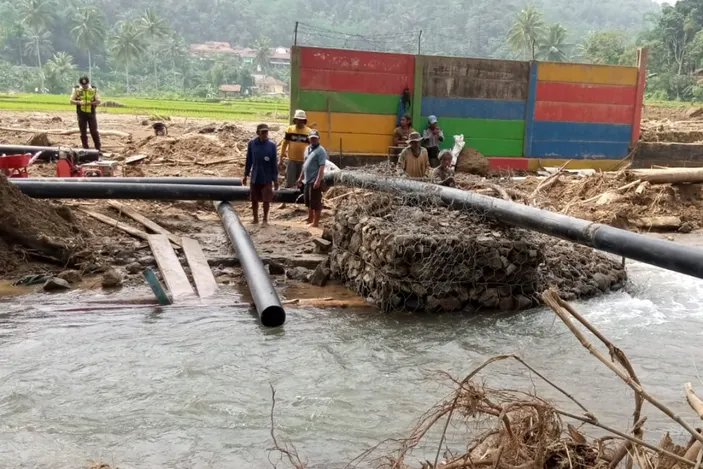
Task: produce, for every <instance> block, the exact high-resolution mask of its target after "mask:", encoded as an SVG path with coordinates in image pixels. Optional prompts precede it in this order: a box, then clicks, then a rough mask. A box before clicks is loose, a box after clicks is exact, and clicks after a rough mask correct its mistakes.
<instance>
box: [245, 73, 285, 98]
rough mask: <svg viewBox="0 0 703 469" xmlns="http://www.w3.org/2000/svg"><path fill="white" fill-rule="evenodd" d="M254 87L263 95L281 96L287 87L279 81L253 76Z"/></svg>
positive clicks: (263, 76)
mask: <svg viewBox="0 0 703 469" xmlns="http://www.w3.org/2000/svg"><path fill="white" fill-rule="evenodd" d="M251 77H252V78H253V79H254V86H255V87H256V88H257V89H259V90H260V91H261V92H263V93H274V94H283V93H285V92H286V91H287V88H288V85H287V84H286V83H284V82H282V81H281V80H278V79H276V78H274V77H269V76H266V75H260V74H253V75H252V76H251Z"/></svg>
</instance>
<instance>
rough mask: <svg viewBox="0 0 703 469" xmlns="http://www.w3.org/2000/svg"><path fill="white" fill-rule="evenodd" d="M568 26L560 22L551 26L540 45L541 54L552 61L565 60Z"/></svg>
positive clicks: (543, 57)
mask: <svg viewBox="0 0 703 469" xmlns="http://www.w3.org/2000/svg"><path fill="white" fill-rule="evenodd" d="M567 47H568V45H567V44H566V28H564V27H563V26H562V25H560V24H559V23H555V24H553V25H551V26H550V27H549V30H548V31H547V34H546V35H545V36H544V39H543V42H542V44H540V46H539V55H540V56H541V57H542V59H544V60H548V61H550V62H564V61H565V60H566V48H567Z"/></svg>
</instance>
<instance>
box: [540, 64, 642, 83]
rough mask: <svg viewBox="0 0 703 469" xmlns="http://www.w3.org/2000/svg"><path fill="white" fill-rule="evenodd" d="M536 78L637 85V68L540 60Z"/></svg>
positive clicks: (541, 79)
mask: <svg viewBox="0 0 703 469" xmlns="http://www.w3.org/2000/svg"><path fill="white" fill-rule="evenodd" d="M537 79H538V80H539V81H565V82H570V83H592V84H603V85H627V86H635V85H637V68H635V67H618V66H616V65H591V64H569V63H556V62H541V63H540V64H539V70H538V71H537Z"/></svg>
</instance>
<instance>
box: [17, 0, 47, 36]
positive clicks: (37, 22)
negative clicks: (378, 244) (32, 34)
mask: <svg viewBox="0 0 703 469" xmlns="http://www.w3.org/2000/svg"><path fill="white" fill-rule="evenodd" d="M55 12H56V6H55V5H54V2H53V1H52V0H22V1H21V2H20V4H19V5H17V13H18V14H19V17H20V18H22V23H24V24H25V26H27V27H28V28H29V29H32V30H34V31H48V30H49V29H50V28H51V26H52V25H53V24H54V21H55V20H56V13H55Z"/></svg>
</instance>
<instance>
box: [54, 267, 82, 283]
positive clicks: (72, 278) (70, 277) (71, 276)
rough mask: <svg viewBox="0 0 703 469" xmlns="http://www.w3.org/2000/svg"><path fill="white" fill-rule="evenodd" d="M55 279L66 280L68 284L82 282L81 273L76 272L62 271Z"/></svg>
mask: <svg viewBox="0 0 703 469" xmlns="http://www.w3.org/2000/svg"><path fill="white" fill-rule="evenodd" d="M56 277H57V278H60V279H61V280H66V281H67V282H68V283H72V284H76V283H81V281H83V277H82V276H81V273H80V272H78V271H77V270H64V271H63V272H61V273H60V274H58V275H57V276H56Z"/></svg>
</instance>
